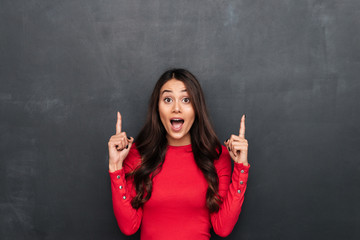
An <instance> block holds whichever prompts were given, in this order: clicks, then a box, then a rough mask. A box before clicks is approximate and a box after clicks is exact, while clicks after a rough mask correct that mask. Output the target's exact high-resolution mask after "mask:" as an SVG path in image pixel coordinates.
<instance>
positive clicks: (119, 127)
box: [116, 112, 121, 134]
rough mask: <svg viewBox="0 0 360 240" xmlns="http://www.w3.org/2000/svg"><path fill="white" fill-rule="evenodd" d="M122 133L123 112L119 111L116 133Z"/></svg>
mask: <svg viewBox="0 0 360 240" xmlns="http://www.w3.org/2000/svg"><path fill="white" fill-rule="evenodd" d="M118 133H121V114H120V112H117V122H116V134H118Z"/></svg>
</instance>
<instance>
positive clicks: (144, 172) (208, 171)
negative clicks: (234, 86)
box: [127, 69, 221, 212]
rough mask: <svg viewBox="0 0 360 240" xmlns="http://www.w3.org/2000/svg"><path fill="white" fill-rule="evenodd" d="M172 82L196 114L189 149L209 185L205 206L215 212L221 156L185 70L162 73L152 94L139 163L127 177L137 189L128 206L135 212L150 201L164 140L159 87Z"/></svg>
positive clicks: (139, 143) (139, 145) (199, 96)
mask: <svg viewBox="0 0 360 240" xmlns="http://www.w3.org/2000/svg"><path fill="white" fill-rule="evenodd" d="M171 79H176V80H179V81H182V82H183V83H184V84H185V86H186V89H187V92H188V93H189V98H190V102H191V103H192V106H193V108H194V111H195V120H194V123H193V125H192V126H191V129H190V135H191V147H192V151H193V154H194V158H195V162H196V164H197V166H198V167H199V169H200V170H201V171H202V173H203V174H204V177H205V179H206V181H207V183H208V189H207V192H206V205H207V207H208V208H209V211H210V212H216V211H218V210H219V205H220V203H221V197H220V195H219V194H218V188H219V177H218V175H217V173H216V169H215V166H214V160H215V159H218V158H219V157H220V155H221V144H220V142H219V139H218V138H217V136H216V134H215V131H214V129H213V127H212V125H211V123H210V119H209V117H208V113H207V109H206V105H205V98H204V94H203V92H202V89H201V86H200V84H199V82H198V81H197V79H196V78H195V76H194V75H193V74H191V73H190V72H189V71H187V70H185V69H171V70H168V71H166V72H165V73H163V74H162V75H161V77H160V78H159V80H158V81H157V83H156V85H155V87H154V90H153V92H152V94H151V97H150V102H149V108H148V113H147V117H146V122H145V125H144V127H143V128H142V130H141V131H140V133H139V135H138V136H137V137H136V141H135V143H136V147H137V150H138V151H139V153H140V156H141V159H142V161H141V164H140V166H139V167H138V168H137V169H136V170H135V171H134V172H132V173H130V174H127V177H130V176H131V177H133V179H134V185H135V189H136V196H135V197H134V198H133V200H132V202H131V205H132V206H133V208H135V209H138V208H139V207H141V206H143V204H144V203H145V202H146V201H148V200H149V199H150V197H151V193H152V179H153V178H154V176H155V175H156V174H157V173H159V172H160V171H161V167H162V164H163V163H164V160H165V154H166V148H167V138H166V130H165V128H164V126H163V124H162V122H161V120H160V116H159V109H158V103H159V98H160V89H161V87H162V86H163V85H164V84H165V83H166V82H167V81H169V80H171Z"/></svg>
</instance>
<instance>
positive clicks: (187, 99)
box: [182, 97, 190, 103]
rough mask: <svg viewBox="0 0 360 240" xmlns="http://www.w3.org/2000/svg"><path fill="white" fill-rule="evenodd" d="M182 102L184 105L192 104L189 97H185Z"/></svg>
mask: <svg viewBox="0 0 360 240" xmlns="http://www.w3.org/2000/svg"><path fill="white" fill-rule="evenodd" d="M182 100H183V102H184V103H189V102H190V98H188V97H185V98H183V99H182Z"/></svg>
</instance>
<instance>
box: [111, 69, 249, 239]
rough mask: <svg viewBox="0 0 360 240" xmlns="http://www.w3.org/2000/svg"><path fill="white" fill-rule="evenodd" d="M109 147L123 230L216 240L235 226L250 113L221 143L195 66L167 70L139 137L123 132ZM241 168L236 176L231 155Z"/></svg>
mask: <svg viewBox="0 0 360 240" xmlns="http://www.w3.org/2000/svg"><path fill="white" fill-rule="evenodd" d="M121 123H122V119H121V115H120V113H119V112H118V113H117V123H116V134H115V135H113V136H111V138H110V140H109V142H108V147H109V173H110V179H111V190H112V201H113V209H114V213H115V217H116V219H117V223H118V225H119V228H120V230H121V231H122V232H123V233H124V234H126V235H131V234H134V233H135V232H136V231H137V230H138V229H139V227H140V226H141V227H140V228H141V234H140V235H141V239H144V240H148V239H157V240H159V239H196V240H199V239H207V240H208V239H209V238H210V229H211V227H212V228H213V229H214V232H215V233H216V234H218V235H219V236H222V237H224V236H227V235H228V234H230V233H231V231H232V229H233V228H234V225H235V224H236V222H237V220H238V217H239V214H240V212H241V206H242V204H243V201H244V193H245V190H246V186H247V179H248V171H249V168H250V165H249V163H248V157H247V156H248V142H247V140H246V139H245V115H243V116H242V118H241V122H240V130H239V133H238V134H235V135H231V136H230V138H229V139H228V140H226V141H225V142H224V144H225V146H226V147H225V146H222V145H221V144H220V142H219V139H218V138H217V136H216V134H215V131H214V129H213V127H212V125H211V123H210V120H209V117H208V113H207V109H206V105H205V99H204V95H203V92H202V90H201V87H200V84H199V82H198V81H197V79H196V78H195V76H194V75H192V74H191V73H190V72H189V71H187V70H185V69H172V70H169V71H166V72H165V73H163V74H162V75H161V77H160V78H159V80H158V81H157V83H156V85H155V88H154V90H153V92H152V95H151V98H150V104H149V108H148V114H147V118H146V122H145V125H144V127H143V128H142V130H141V131H140V133H139V135H138V136H137V138H136V140H135V141H134V138H132V137H131V138H128V137H127V135H126V133H125V132H123V131H122V129H121ZM230 158H231V159H232V160H233V161H234V171H233V173H232V174H231V159H230ZM230 180H231V181H230Z"/></svg>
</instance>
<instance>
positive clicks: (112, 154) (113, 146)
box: [108, 112, 134, 172]
mask: <svg viewBox="0 0 360 240" xmlns="http://www.w3.org/2000/svg"><path fill="white" fill-rule="evenodd" d="M133 142H134V138H132V137H131V138H128V137H127V136H126V133H125V132H121V115H120V112H117V122H116V133H115V135H112V136H111V137H110V140H109V142H108V146H109V171H110V172H114V171H116V170H120V169H122V164H123V161H124V159H125V158H126V156H127V155H128V154H129V151H130V148H131V145H132V143H133Z"/></svg>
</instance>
